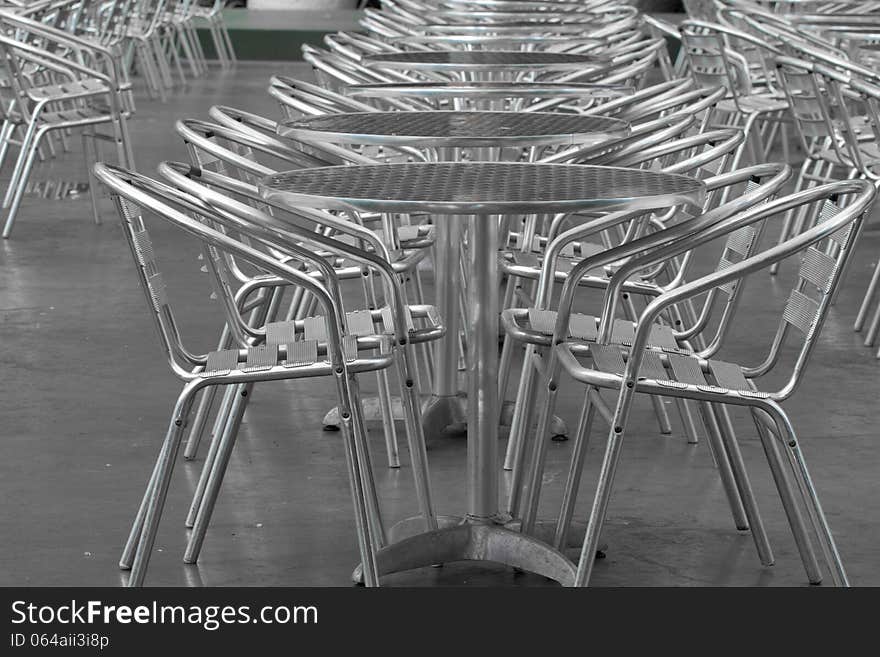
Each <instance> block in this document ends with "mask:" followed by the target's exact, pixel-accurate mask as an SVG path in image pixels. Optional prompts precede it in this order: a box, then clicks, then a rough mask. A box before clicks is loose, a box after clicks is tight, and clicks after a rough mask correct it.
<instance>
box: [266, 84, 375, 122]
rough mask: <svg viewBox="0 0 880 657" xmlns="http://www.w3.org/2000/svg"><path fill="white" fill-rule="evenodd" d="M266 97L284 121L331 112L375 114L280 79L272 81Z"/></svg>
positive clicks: (363, 106)
mask: <svg viewBox="0 0 880 657" xmlns="http://www.w3.org/2000/svg"><path fill="white" fill-rule="evenodd" d="M269 95H270V96H272V97H273V98H274V99H275V100H277V101H278V103H279V104H280V105H281V109H282V111H284V113H285V115H286V116H287V118H291V119H293V118H299V117H301V116H304V115H310V116H316V115H320V114H332V113H334V112H369V111H378V110H376V108H374V107H372V106H371V105H367V104H366V103H362V102H360V101H357V100H355V99H353V98H349V97H348V96H344V95H342V94H340V93H337V92H335V91H332V90H330V89H325V88H323V87H319V86H318V85H315V84H311V83H309V82H303V81H302V80H296V79H294V78H289V77H286V76H282V75H275V76H273V77H272V79H271V81H270V83H269Z"/></svg>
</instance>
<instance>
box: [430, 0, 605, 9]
mask: <svg viewBox="0 0 880 657" xmlns="http://www.w3.org/2000/svg"><path fill="white" fill-rule="evenodd" d="M437 4H439V5H445V6H449V7H459V6H461V5H466V6H473V7H486V8H488V9H496V10H499V11H505V10H513V11H518V10H524V9H537V10H539V11H540V10H548V11H565V12H568V11H573V12H582V11H590V7H589V5H584V4H580V3H577V2H572V1H571V0H569V1H568V2H564V1H562V0H559V1H557V0H440V2H438V3H437Z"/></svg>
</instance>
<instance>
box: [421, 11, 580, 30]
mask: <svg viewBox="0 0 880 657" xmlns="http://www.w3.org/2000/svg"><path fill="white" fill-rule="evenodd" d="M421 17H423V18H425V19H427V20H435V21H437V22H438V23H442V22H447V21H449V19H456V18H460V19H464V20H466V21H467V22H469V23H476V22H480V21H487V22H488V21H495V22H497V23H509V22H511V21H532V22H545V21H546V22H555V21H560V22H571V21H573V22H577V23H584V24H592V25H593V26H595V21H588V20H584V14H583V13H581V12H572V11H558V10H557V11H516V10H505V11H501V10H498V9H497V8H488V7H486V8H480V9H435V10H433V11H426V12H424V13H422V14H421Z"/></svg>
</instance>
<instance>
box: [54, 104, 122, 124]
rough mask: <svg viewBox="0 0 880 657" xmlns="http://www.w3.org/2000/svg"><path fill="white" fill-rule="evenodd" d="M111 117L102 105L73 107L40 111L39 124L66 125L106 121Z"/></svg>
mask: <svg viewBox="0 0 880 657" xmlns="http://www.w3.org/2000/svg"><path fill="white" fill-rule="evenodd" d="M111 118H112V117H111V116H110V111H109V110H108V109H105V108H102V107H75V108H71V109H64V110H58V111H56V112H42V113H41V114H40V116H39V124H40V125H46V124H49V125H57V126H59V127H67V126H74V125H91V124H94V123H108V122H109V121H110V120H111Z"/></svg>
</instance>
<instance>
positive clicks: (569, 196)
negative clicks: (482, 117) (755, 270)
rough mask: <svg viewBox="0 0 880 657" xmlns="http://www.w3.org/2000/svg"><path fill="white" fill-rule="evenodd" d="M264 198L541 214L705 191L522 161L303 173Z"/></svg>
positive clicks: (279, 179)
mask: <svg viewBox="0 0 880 657" xmlns="http://www.w3.org/2000/svg"><path fill="white" fill-rule="evenodd" d="M260 190H261V193H262V194H263V197H264V198H266V199H267V200H269V201H272V202H278V203H282V204H288V205H304V206H310V207H318V208H324V209H335V210H354V211H356V212H358V211H366V212H431V213H436V214H543V213H562V212H575V211H578V210H587V209H592V210H597V209H645V210H648V209H656V208H665V207H670V206H672V205H679V204H684V203H690V204H701V203H702V202H703V199H704V196H705V186H704V184H703V183H702V182H701V181H699V180H696V179H694V178H688V177H687V176H681V175H675V174H667V173H659V172H656V171H647V170H644V169H623V168H618V167H601V166H589V165H580V164H530V163H524V162H503V163H494V162H446V163H444V162H418V163H407V164H373V165H369V164H367V165H352V166H333V167H320V168H314V169H298V170H296V171H287V172H282V173H276V174H272V175H270V176H266V177H265V178H263V180H262V181H261V182H260Z"/></svg>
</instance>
